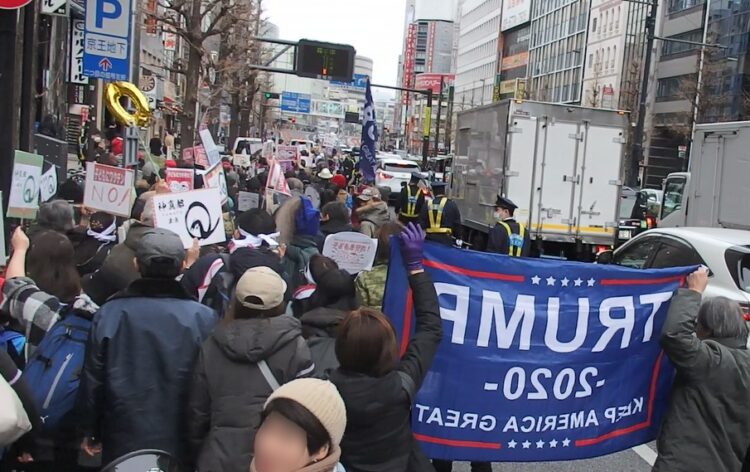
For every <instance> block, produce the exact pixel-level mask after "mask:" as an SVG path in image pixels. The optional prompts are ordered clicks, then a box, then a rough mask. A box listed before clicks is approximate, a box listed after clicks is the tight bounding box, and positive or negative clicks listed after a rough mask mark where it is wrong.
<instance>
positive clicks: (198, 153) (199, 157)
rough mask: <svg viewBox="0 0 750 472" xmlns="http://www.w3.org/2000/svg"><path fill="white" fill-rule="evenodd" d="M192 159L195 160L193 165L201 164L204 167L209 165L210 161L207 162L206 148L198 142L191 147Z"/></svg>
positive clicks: (206, 167)
mask: <svg viewBox="0 0 750 472" xmlns="http://www.w3.org/2000/svg"><path fill="white" fill-rule="evenodd" d="M193 159H194V160H195V165H198V166H201V167H203V168H204V169H208V168H209V167H211V163H209V162H208V155H207V154H206V150H205V149H204V148H203V146H201V145H200V144H199V145H197V146H195V147H194V148H193Z"/></svg>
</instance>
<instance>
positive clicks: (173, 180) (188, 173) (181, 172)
mask: <svg viewBox="0 0 750 472" xmlns="http://www.w3.org/2000/svg"><path fill="white" fill-rule="evenodd" d="M164 180H166V181H167V185H169V190H171V191H172V192H173V193H180V192H189V191H190V190H193V169H178V168H175V167H168V168H167V169H166V170H165V171H164Z"/></svg>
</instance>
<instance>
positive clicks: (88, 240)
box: [68, 208, 117, 277]
mask: <svg viewBox="0 0 750 472" xmlns="http://www.w3.org/2000/svg"><path fill="white" fill-rule="evenodd" d="M81 210H82V212H88V210H86V209H84V208H82V209H81ZM85 219H87V220H88V224H87V225H86V226H78V227H77V228H74V229H73V230H71V231H69V232H68V238H70V241H71V242H72V243H73V247H74V249H75V263H76V268H77V269H78V273H79V274H80V275H81V277H83V276H85V275H87V274H90V273H92V272H95V271H97V270H99V268H100V267H101V266H102V264H104V261H105V260H106V258H107V256H108V255H109V253H110V251H111V250H112V248H113V247H115V245H116V244H117V220H116V218H115V217H114V215H110V214H109V213H105V212H103V211H97V212H95V213H93V214H91V216H85Z"/></svg>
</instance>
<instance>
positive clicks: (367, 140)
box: [358, 79, 378, 183]
mask: <svg viewBox="0 0 750 472" xmlns="http://www.w3.org/2000/svg"><path fill="white" fill-rule="evenodd" d="M377 140H378V127H377V122H376V120H375V103H374V102H373V101H372V90H371V89H370V79H367V88H366V89H365V108H364V113H363V116H362V143H361V146H360V150H359V163H358V166H359V170H361V171H362V175H363V177H364V181H365V182H370V183H372V182H375V166H376V165H377V161H376V160H375V142H376V141H377Z"/></svg>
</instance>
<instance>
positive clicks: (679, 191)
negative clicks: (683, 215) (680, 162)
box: [661, 178, 687, 220]
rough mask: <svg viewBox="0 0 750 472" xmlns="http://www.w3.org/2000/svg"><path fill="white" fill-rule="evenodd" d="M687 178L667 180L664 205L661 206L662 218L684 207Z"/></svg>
mask: <svg viewBox="0 0 750 472" xmlns="http://www.w3.org/2000/svg"><path fill="white" fill-rule="evenodd" d="M686 183H687V180H686V179H685V178H676V179H672V180H668V181H667V185H666V187H665V188H664V205H663V206H662V208H661V219H662V220H663V219H664V218H666V217H667V216H669V215H671V214H672V213H674V212H675V211H677V210H679V209H680V208H682V196H683V195H684V193H685V184H686Z"/></svg>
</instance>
